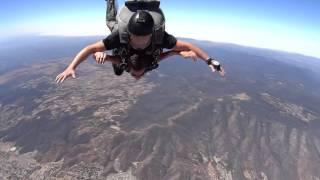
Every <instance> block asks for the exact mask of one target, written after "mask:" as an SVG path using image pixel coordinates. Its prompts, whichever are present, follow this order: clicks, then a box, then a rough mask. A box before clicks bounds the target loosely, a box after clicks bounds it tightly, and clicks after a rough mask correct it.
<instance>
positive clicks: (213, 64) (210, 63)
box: [207, 58, 222, 71]
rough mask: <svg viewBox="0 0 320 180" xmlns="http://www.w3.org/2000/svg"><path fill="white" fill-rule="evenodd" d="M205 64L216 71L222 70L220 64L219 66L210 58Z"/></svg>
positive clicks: (218, 63) (217, 62)
mask: <svg viewBox="0 0 320 180" xmlns="http://www.w3.org/2000/svg"><path fill="white" fill-rule="evenodd" d="M207 64H208V65H212V66H213V67H214V69H215V70H216V71H222V69H221V64H220V62H219V61H217V60H214V59H212V58H209V59H208V60H207Z"/></svg>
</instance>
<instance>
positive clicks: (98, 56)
mask: <svg viewBox="0 0 320 180" xmlns="http://www.w3.org/2000/svg"><path fill="white" fill-rule="evenodd" d="M93 58H94V59H95V60H96V62H97V63H98V64H104V62H106V60H107V59H108V55H107V53H105V52H96V53H94V55H93Z"/></svg>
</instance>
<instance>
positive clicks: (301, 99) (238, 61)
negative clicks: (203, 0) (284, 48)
mask: <svg viewBox="0 0 320 180" xmlns="http://www.w3.org/2000/svg"><path fill="white" fill-rule="evenodd" d="M202 46H203V47H204V48H206V49H207V50H209V49H212V50H211V51H210V52H211V53H213V54H215V55H216V56H218V57H220V59H223V60H224V65H225V67H226V69H227V77H226V78H220V77H217V75H213V74H212V73H210V71H209V69H207V67H206V66H205V65H204V64H203V63H201V62H196V63H193V62H191V61H187V60H182V59H174V58H173V59H172V60H167V61H166V62H164V63H163V64H161V66H160V68H159V69H158V70H156V71H154V72H151V73H149V74H147V76H146V77H145V78H143V79H141V80H138V81H136V80H134V78H132V77H130V76H129V75H128V74H125V75H124V76H121V77H117V76H115V75H113V72H112V69H111V67H110V65H109V64H107V65H96V64H94V63H88V62H86V63H84V64H82V65H81V66H80V69H79V71H77V76H78V77H77V78H76V79H69V80H68V81H66V82H65V83H63V84H61V85H57V84H55V82H54V78H55V76H56V75H57V74H58V73H59V72H60V71H62V70H63V69H64V67H65V66H66V65H67V64H66V63H68V62H69V61H70V60H69V59H66V58H64V59H60V60H56V61H53V62H48V63H39V64H33V65H29V66H26V67H21V68H18V69H15V70H12V71H9V72H7V73H4V74H2V75H1V76H0V159H1V161H0V179H37V180H38V179H107V180H120V179H128V180H129V179H130V180H133V179H134V180H135V179H139V180H158V179H159V180H178V179H179V180H180V179H181V180H186V179H190V180H207V179H208V180H209V179H210V180H219V179H223V180H224V179H226V180H232V179H234V180H238V179H239V180H241V179H247V180H256V179H261V180H273V179H281V180H282V179H288V180H295V179H301V180H316V179H320V172H319V171H318V169H319V167H320V130H319V128H320V109H319V108H318V107H319V105H320V96H319V94H318V93H316V92H320V91H318V90H320V87H319V81H318V80H317V78H318V77H316V78H315V77H314V76H313V74H312V72H308V71H306V70H305V69H302V68H301V67H297V66H295V65H289V64H287V63H283V62H281V61H278V60H276V59H272V58H270V57H267V56H266V57H263V56H261V55H259V56H255V55H252V54H247V53H243V52H240V51H235V50H234V49H232V50H228V48H226V47H223V46H221V45H216V44H202ZM220 46H221V47H220ZM265 67H273V68H265Z"/></svg>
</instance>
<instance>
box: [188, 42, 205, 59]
mask: <svg viewBox="0 0 320 180" xmlns="http://www.w3.org/2000/svg"><path fill="white" fill-rule="evenodd" d="M189 48H190V50H191V51H193V52H194V53H196V55H197V57H199V58H201V59H202V60H204V61H207V59H208V58H209V55H208V54H207V53H206V52H204V51H203V50H202V49H200V48H198V47H197V46H195V45H193V44H190V47H189Z"/></svg>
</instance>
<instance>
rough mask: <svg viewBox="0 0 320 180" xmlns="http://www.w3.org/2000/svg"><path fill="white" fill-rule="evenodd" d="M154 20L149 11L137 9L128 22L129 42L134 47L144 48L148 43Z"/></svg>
mask: <svg viewBox="0 0 320 180" xmlns="http://www.w3.org/2000/svg"><path fill="white" fill-rule="evenodd" d="M153 29H154V21H153V18H152V16H151V14H150V13H148V12H147V11H141V10H138V11H137V12H135V13H134V14H133V15H132V16H131V18H130V20H129V24H128V31H129V35H130V44H131V46H132V47H133V48H134V49H145V48H146V47H148V46H149V45H150V42H151V39H152V33H153Z"/></svg>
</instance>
